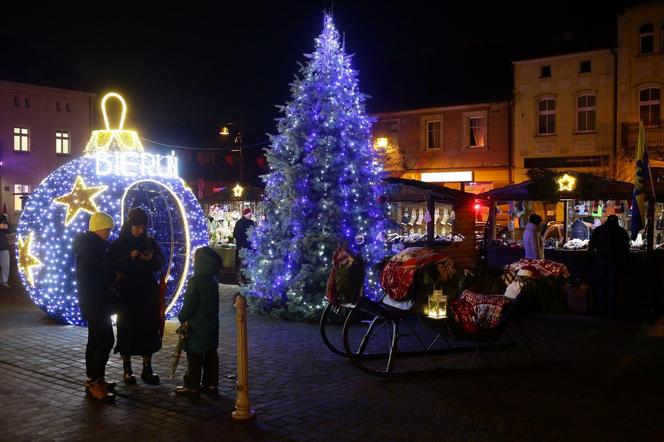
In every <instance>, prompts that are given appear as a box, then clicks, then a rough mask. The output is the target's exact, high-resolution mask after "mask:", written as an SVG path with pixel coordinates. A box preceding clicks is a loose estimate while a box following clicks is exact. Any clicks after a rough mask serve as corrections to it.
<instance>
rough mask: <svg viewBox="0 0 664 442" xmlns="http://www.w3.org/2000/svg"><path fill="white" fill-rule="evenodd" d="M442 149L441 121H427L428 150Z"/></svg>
mask: <svg viewBox="0 0 664 442" xmlns="http://www.w3.org/2000/svg"><path fill="white" fill-rule="evenodd" d="M438 148H440V120H431V121H427V149H438Z"/></svg>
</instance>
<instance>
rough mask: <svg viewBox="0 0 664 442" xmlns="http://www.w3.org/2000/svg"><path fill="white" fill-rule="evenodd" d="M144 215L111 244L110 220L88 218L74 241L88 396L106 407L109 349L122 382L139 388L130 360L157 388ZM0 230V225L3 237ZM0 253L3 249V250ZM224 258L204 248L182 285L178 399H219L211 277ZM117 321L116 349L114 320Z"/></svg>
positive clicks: (160, 264) (150, 254)
mask: <svg viewBox="0 0 664 442" xmlns="http://www.w3.org/2000/svg"><path fill="white" fill-rule="evenodd" d="M148 225H149V215H148V213H147V212H146V211H144V210H143V209H141V208H134V209H131V210H130V211H129V214H128V217H127V220H126V221H125V222H124V224H123V226H122V229H121V230H120V235H119V237H118V238H117V239H116V240H114V241H113V242H109V241H108V238H109V237H110V235H111V231H112V230H113V228H114V227H115V225H114V221H113V217H112V216H110V215H108V214H106V213H104V212H96V213H94V214H92V216H91V217H90V222H89V230H88V231H87V232H84V233H80V234H79V235H78V236H77V237H76V238H75V240H74V244H73V249H74V253H75V256H76V283H77V287H78V297H79V305H80V308H81V313H82V315H83V319H84V320H85V321H86V322H87V325H88V342H87V346H86V352H85V362H86V373H87V380H86V382H85V390H86V393H87V394H88V395H89V396H90V397H92V398H93V399H96V400H100V401H104V402H110V401H112V400H114V398H115V395H114V394H113V391H114V388H115V386H116V384H115V383H113V382H107V381H106V377H105V369H106V364H107V362H108V359H109V357H110V353H111V350H113V345H114V344H116V345H115V353H119V354H120V356H121V358H122V365H123V381H124V382H125V383H126V384H129V385H132V384H136V382H137V381H136V377H135V375H134V373H133V368H132V360H131V358H132V356H140V357H141V358H142V364H143V365H142V371H141V375H140V377H141V379H142V380H143V381H144V382H146V383H148V384H159V381H160V379H159V375H158V374H156V373H155V371H154V369H153V367H152V356H153V354H154V353H156V352H158V351H159V350H160V349H161V341H162V337H163V331H164V319H165V316H164V315H165V308H164V296H163V295H164V293H163V292H164V290H165V281H164V280H163V276H162V277H158V275H160V274H162V272H163V270H164V256H163V254H162V253H161V250H160V247H159V245H158V244H157V242H156V241H155V240H154V238H152V237H150V236H149V235H148V234H147V229H148ZM1 228H2V225H1V224H0V229H1ZM0 246H1V244H0ZM221 267H222V262H221V258H220V257H219V256H218V255H217V254H216V253H215V252H214V251H213V250H212V249H210V248H209V247H202V248H199V249H197V250H196V252H195V254H194V275H193V276H192V278H191V279H190V280H189V282H188V284H187V290H186V292H185V294H184V301H183V306H182V309H181V311H180V313H179V315H178V319H179V320H180V322H181V323H182V324H183V326H184V327H186V328H187V330H188V336H189V337H188V338H187V340H186V343H185V345H184V350H185V351H186V352H187V361H188V368H187V372H186V374H185V376H184V385H182V386H179V387H177V388H176V389H175V392H176V393H177V394H180V395H192V394H199V393H200V392H201V391H203V392H207V393H216V392H217V386H218V377H219V359H218V356H217V347H218V341H219V316H218V313H219V291H218V282H217V280H216V275H217V272H218V271H219V269H220V268H221ZM114 314H117V323H116V325H117V343H116V339H115V337H114V335H113V325H112V321H111V316H112V315H114Z"/></svg>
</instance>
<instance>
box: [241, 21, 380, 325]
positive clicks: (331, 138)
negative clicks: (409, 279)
mask: <svg viewBox="0 0 664 442" xmlns="http://www.w3.org/2000/svg"><path fill="white" fill-rule="evenodd" d="M315 41H316V48H315V51H314V53H313V54H305V57H306V58H307V59H308V63H307V64H306V65H305V66H303V67H302V68H301V69H300V78H297V79H296V80H295V82H294V83H293V84H292V85H291V94H292V100H291V101H290V102H288V103H286V105H284V106H283V107H281V108H280V109H281V113H282V115H283V116H282V117H281V118H280V119H279V121H278V134H277V135H275V136H272V137H271V147H270V148H269V149H267V151H266V157H267V160H268V165H269V173H268V174H267V175H266V176H265V177H264V180H265V183H266V192H265V195H266V196H265V199H264V201H262V202H261V205H262V210H263V213H265V214H266V217H267V219H266V221H265V222H263V223H262V224H260V225H259V226H258V227H257V228H256V229H254V231H253V234H252V235H251V240H252V244H253V249H254V250H253V251H248V252H246V253H245V254H244V255H245V256H244V257H245V260H246V263H247V269H248V271H247V276H248V277H249V278H250V283H249V285H248V286H247V287H246V288H245V292H247V293H248V294H249V295H250V301H251V302H252V305H254V306H255V307H256V308H258V309H260V310H264V311H269V312H270V314H272V315H274V316H280V317H288V318H293V319H311V318H314V317H316V316H317V315H318V314H319V313H320V311H321V310H322V309H323V308H324V303H323V294H324V291H325V284H326V281H327V276H328V274H329V271H330V268H331V261H332V260H331V257H332V252H333V251H334V249H335V248H336V247H337V245H338V244H339V243H340V242H345V243H346V244H347V245H348V246H349V248H350V249H351V251H352V252H354V253H355V254H360V255H362V256H363V258H364V259H365V261H366V262H367V263H368V266H367V268H368V271H367V278H366V281H365V293H366V294H367V296H369V297H371V298H377V297H379V296H380V295H381V289H380V286H379V284H378V277H377V275H375V274H374V272H373V270H372V269H371V265H372V264H374V263H376V262H378V261H379V260H380V259H382V257H383V256H384V255H385V245H384V242H383V241H380V240H379V239H378V238H379V233H380V232H382V231H384V230H385V225H386V224H385V222H386V219H387V218H386V211H387V207H386V206H385V204H382V203H380V202H379V200H380V197H381V195H382V194H383V189H382V187H381V182H380V178H381V172H382V168H381V166H380V163H379V161H378V157H377V154H376V152H375V151H374V149H373V147H372V143H371V123H370V121H369V118H368V116H367V114H366V110H365V104H364V103H365V96H364V95H363V94H362V93H361V92H360V91H359V87H358V81H357V72H356V71H354V70H353V69H352V67H351V63H350V57H349V56H347V55H345V53H344V48H343V47H342V46H341V44H340V42H339V33H338V32H337V30H336V29H335V27H334V23H333V21H332V18H331V17H330V16H327V15H326V16H325V18H324V26H323V32H322V33H321V35H320V36H319V37H318V38H317V39H316V40H315Z"/></svg>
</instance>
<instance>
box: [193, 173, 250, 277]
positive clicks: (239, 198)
mask: <svg viewBox="0 0 664 442" xmlns="http://www.w3.org/2000/svg"><path fill="white" fill-rule="evenodd" d="M261 196H262V190H261V189H259V188H255V187H247V188H243V187H241V186H237V185H236V186H234V187H230V186H229V187H222V188H220V189H218V191H216V192H215V193H214V194H212V195H210V196H207V197H205V198H203V199H202V200H201V201H200V202H201V206H202V207H203V212H204V213H205V215H206V217H207V220H208V232H209V234H210V246H211V247H212V248H213V249H214V250H215V251H216V252H217V253H218V254H219V256H221V258H222V260H223V262H224V267H223V275H222V276H223V277H224V279H228V281H229V282H235V275H236V271H237V269H236V253H237V249H236V247H235V240H234V238H233V229H234V227H235V223H236V222H237V220H239V219H240V218H241V217H242V211H243V210H244V209H246V208H250V209H251V210H252V212H253V217H252V219H253V220H254V221H256V222H260V219H261V213H260V210H259V208H258V203H259V201H260V199H261ZM226 277H227V278H226Z"/></svg>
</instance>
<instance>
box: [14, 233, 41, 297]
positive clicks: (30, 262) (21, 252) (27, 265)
mask: <svg viewBox="0 0 664 442" xmlns="http://www.w3.org/2000/svg"><path fill="white" fill-rule="evenodd" d="M34 233H35V232H30V234H28V237H27V238H25V239H24V238H22V237H21V236H19V237H18V267H19V268H20V269H21V270H22V271H23V274H24V275H25V279H27V280H28V283H29V284H30V285H31V286H32V287H34V286H35V278H34V276H33V274H32V268H33V267H37V266H41V265H42V262H41V261H40V260H39V259H37V257H36V256H34V255H33V254H32V253H30V247H31V245H32V239H33V237H34Z"/></svg>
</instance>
